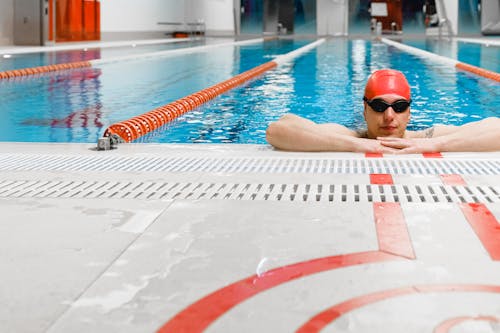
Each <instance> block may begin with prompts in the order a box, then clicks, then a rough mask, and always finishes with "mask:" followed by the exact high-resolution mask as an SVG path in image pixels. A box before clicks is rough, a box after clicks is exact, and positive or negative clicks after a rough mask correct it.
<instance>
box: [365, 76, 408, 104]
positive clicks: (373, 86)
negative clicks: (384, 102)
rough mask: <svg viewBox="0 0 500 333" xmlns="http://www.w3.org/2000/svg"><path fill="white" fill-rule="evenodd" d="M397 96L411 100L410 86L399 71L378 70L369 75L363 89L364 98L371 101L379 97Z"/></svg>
mask: <svg viewBox="0 0 500 333" xmlns="http://www.w3.org/2000/svg"><path fill="white" fill-rule="evenodd" d="M385 94H397V95H399V96H401V97H403V98H405V99H407V100H409V99H410V98H411V93H410V85H409V84H408V81H406V77H405V75H404V74H403V73H401V72H400V71H396V70H394V69H380V70H378V71H375V72H373V73H372V75H370V77H369V78H368V81H367V82H366V87H365V97H366V98H368V99H373V98H374V97H376V96H379V95H385Z"/></svg>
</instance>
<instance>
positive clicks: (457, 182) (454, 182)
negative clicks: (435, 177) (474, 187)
mask: <svg viewBox="0 0 500 333" xmlns="http://www.w3.org/2000/svg"><path fill="white" fill-rule="evenodd" d="M439 177H440V178H441V181H442V182H443V184H445V185H450V186H466V185H467V184H466V183H465V180H464V179H463V177H462V176H461V175H457V174H447V175H439Z"/></svg>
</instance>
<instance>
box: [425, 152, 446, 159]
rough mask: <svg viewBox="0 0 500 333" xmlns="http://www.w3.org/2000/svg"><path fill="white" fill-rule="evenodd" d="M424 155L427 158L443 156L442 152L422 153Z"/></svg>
mask: <svg viewBox="0 0 500 333" xmlns="http://www.w3.org/2000/svg"><path fill="white" fill-rule="evenodd" d="M422 156H423V157H425V158H443V155H441V153H438V152H434V153H422Z"/></svg>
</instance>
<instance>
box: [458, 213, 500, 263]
mask: <svg viewBox="0 0 500 333" xmlns="http://www.w3.org/2000/svg"><path fill="white" fill-rule="evenodd" d="M460 209H462V212H463V213H464V215H465V217H466V218H467V221H469V224H470V225H471V227H472V229H474V231H475V232H476V235H477V237H478V238H479V240H480V241H481V243H483V246H484V248H485V249H486V251H488V253H489V254H490V257H491V259H493V260H499V261H500V224H499V223H498V221H497V219H496V218H495V216H493V214H492V213H491V212H490V211H489V210H488V208H487V207H486V206H485V205H484V204H482V203H462V204H460Z"/></svg>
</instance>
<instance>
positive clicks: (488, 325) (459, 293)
mask: <svg viewBox="0 0 500 333" xmlns="http://www.w3.org/2000/svg"><path fill="white" fill-rule="evenodd" d="M92 148H93V147H92V146H90V145H79V144H72V145H66V144H21V143H17V144H14V143H9V144H7V143H5V144H0V211H1V212H2V217H1V223H0V230H1V232H0V262H1V263H2V265H0V276H2V283H0V299H1V303H2V304H3V305H4V306H3V307H0V327H1V328H2V329H1V331H5V332H46V331H47V332H155V331H157V330H160V329H161V331H162V332H200V331H206V332H293V331H297V332H318V331H320V330H321V331H323V332H500V262H499V261H500V225H499V223H498V221H499V219H500V154H499V153H483V154H474V153H456V154H445V153H443V154H442V155H441V156H439V155H438V156H436V155H434V156H430V158H425V157H423V156H420V155H411V156H378V157H367V156H365V155H362V154H349V153H308V154H303V153H290V152H279V151H274V150H272V149H270V148H269V147H267V146H253V145H221V146H219V145H121V146H119V148H118V149H117V150H112V151H105V152H98V151H95V150H93V149H92Z"/></svg>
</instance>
